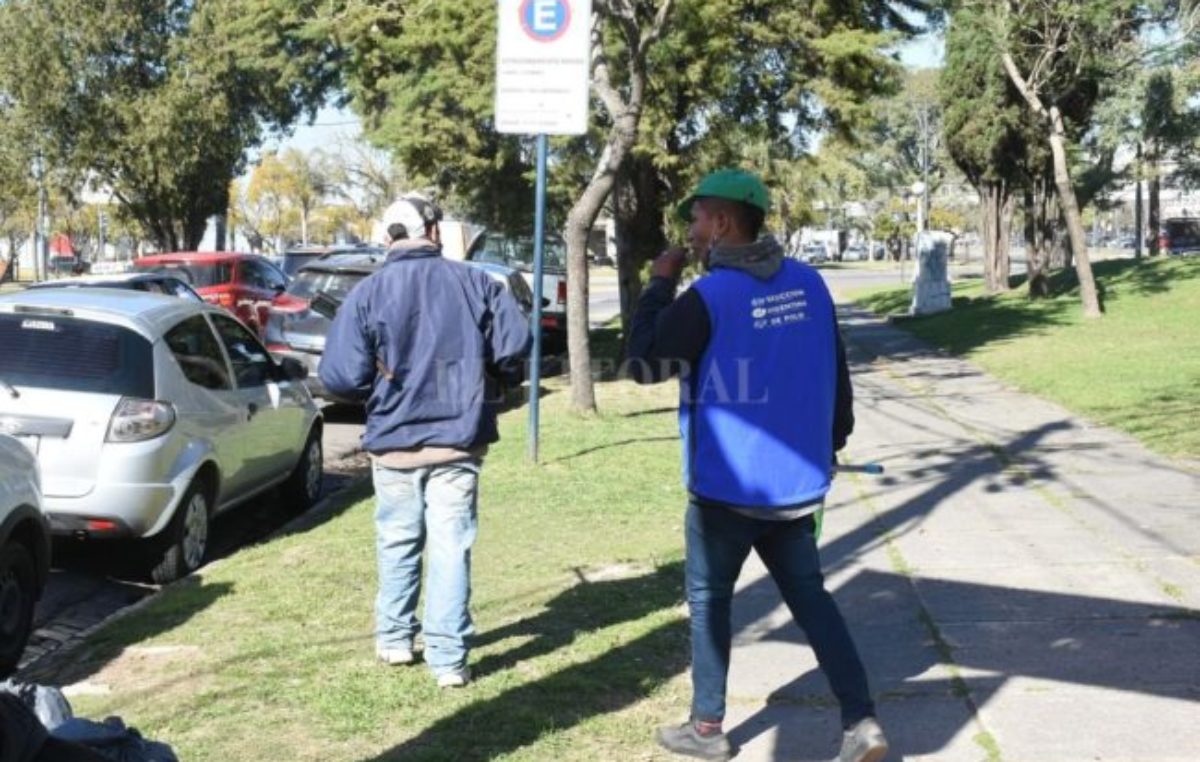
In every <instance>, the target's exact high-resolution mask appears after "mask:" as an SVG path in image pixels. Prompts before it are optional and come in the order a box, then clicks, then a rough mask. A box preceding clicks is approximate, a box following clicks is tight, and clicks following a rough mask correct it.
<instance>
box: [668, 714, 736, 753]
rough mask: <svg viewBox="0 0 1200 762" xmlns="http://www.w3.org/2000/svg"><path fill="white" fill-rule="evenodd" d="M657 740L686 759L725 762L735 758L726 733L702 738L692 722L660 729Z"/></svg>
mask: <svg viewBox="0 0 1200 762" xmlns="http://www.w3.org/2000/svg"><path fill="white" fill-rule="evenodd" d="M655 738H656V739H657V740H658V745H659V746H661V747H663V748H664V749H666V750H667V751H670V752H674V753H676V754H682V755H683V756H685V757H696V758H697V759H712V760H717V761H718V762H725V760H728V759H731V758H732V757H733V745H732V744H730V743H729V739H728V738H726V737H725V734H724V733H714V734H713V735H710V736H702V735H700V731H698V730H696V726H695V725H694V724H693V723H692V722H691V720H689V721H687V722H685V723H683V724H682V725H670V726H667V727H662V728H659V729H658V732H657V733H656V734H655Z"/></svg>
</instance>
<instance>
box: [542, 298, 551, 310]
mask: <svg viewBox="0 0 1200 762" xmlns="http://www.w3.org/2000/svg"><path fill="white" fill-rule="evenodd" d="M549 306H550V300H549V299H547V298H546V297H544V296H543V297H542V307H543V308H545V307H549Z"/></svg>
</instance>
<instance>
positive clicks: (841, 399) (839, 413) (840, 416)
mask: <svg viewBox="0 0 1200 762" xmlns="http://www.w3.org/2000/svg"><path fill="white" fill-rule="evenodd" d="M834 321H835V322H834V326H835V328H834V330H835V332H836V338H837V359H836V362H837V396H836V397H835V403H834V410H833V451H834V452H837V451H838V450H841V449H842V448H844V447H845V446H846V440H848V439H849V438H850V435H851V434H852V433H854V387H853V386H851V384H850V366H849V364H847V362H846V345H845V343H844V342H843V341H842V332H841V330H840V329H838V328H836V325H837V322H836V317H835V319H834Z"/></svg>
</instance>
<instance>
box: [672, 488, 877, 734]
mask: <svg viewBox="0 0 1200 762" xmlns="http://www.w3.org/2000/svg"><path fill="white" fill-rule="evenodd" d="M814 526H815V525H814V520H813V517H812V516H805V517H804V518H800V519H795V520H794V521H769V520H763V519H754V518H750V517H748V516H744V515H742V514H739V513H735V512H734V511H731V510H728V509H726V508H721V507H717V506H704V507H701V506H699V505H696V504H695V503H692V504H691V505H689V506H688V509H687V529H686V531H687V564H686V574H687V598H688V608H689V609H690V611H691V629H692V689H693V695H692V718H693V719H696V720H704V721H708V722H720V721H722V720H724V719H725V691H726V681H727V678H728V675H729V649H730V642H731V639H732V634H731V627H732V624H731V606H732V602H733V587H734V583H736V582H737V578H738V574H739V573H740V572H741V570H742V564H743V563H744V562H745V560H746V557H747V556H748V555H750V550H751V548H753V549H754V550H755V551H756V552H757V553H758V556H759V558H761V559H762V560H763V563H764V564H765V565H766V567H767V570H768V571H769V572H770V574H771V578H772V579H773V580H775V584H776V585H777V586H778V587H779V592H780V594H781V595H782V596H783V600H784V603H786V604H787V606H788V609H790V610H791V612H792V616H793V617H794V618H795V620H796V624H798V625H800V628H801V629H802V630H804V634H805V635H806V636H807V638H808V642H809V644H810V645H811V646H812V649H813V651H814V653H815V654H816V657H817V663H818V664H820V666H821V671H822V672H824V673H825V677H826V679H828V680H829V685H830V688H831V689H832V690H833V694H834V696H836V697H837V700H838V703H839V704H840V705H841V710H842V726H843V727H850V726H851V725H853V724H854V723H856V722H858V721H859V720H861V719H863V718H864V717H869V716H873V715H874V714H875V706H874V704H873V703H872V701H871V695H870V691H869V690H868V687H867V674H866V671H865V670H864V669H863V665H862V661H861V660H860V659H859V657H858V651H857V649H856V648H855V647H854V641H853V639H851V637H850V632H849V630H847V629H846V622H845V620H844V619H842V614H841V612H840V611H838V607H837V604H836V603H834V600H833V596H831V595H830V594H829V591H827V590H826V589H825V577H824V576H823V575H822V574H821V560H820V556H819V555H818V553H817V541H816V538H815V537H814V536H813V530H814Z"/></svg>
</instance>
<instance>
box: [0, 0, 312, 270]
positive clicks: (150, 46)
mask: <svg viewBox="0 0 1200 762" xmlns="http://www.w3.org/2000/svg"><path fill="white" fill-rule="evenodd" d="M321 5H322V3H320V2H318V0H299V1H298V2H297V1H296V0H224V1H223V2H208V3H193V2H183V1H182V0H170V1H168V2H164V1H163V0H129V1H128V2H121V3H77V2H72V1H71V0H10V1H9V2H6V3H3V4H2V5H0V37H2V38H3V39H4V40H5V41H6V43H7V45H6V55H5V56H4V57H3V59H2V60H0V92H2V93H3V94H4V96H5V100H6V102H7V103H9V104H10V108H9V114H10V115H11V116H12V117H13V119H12V121H10V122H9V127H10V128H11V129H13V130H14V131H15V132H16V133H17V134H19V135H20V136H21V137H22V139H23V140H24V141H25V142H26V143H27V144H28V145H31V146H35V147H37V148H38V149H40V150H41V151H42V152H43V154H44V155H45V156H46V157H47V160H48V161H49V162H51V163H53V164H54V165H56V166H59V167H62V168H66V169H69V170H70V171H72V172H73V174H74V176H75V177H76V178H77V181H79V180H82V179H84V178H88V179H93V178H94V179H95V180H96V181H98V182H99V183H102V184H104V185H106V186H107V187H109V188H110V189H111V190H112V192H113V195H114V197H115V198H116V199H117V201H118V202H119V203H120V204H121V206H122V207H124V208H125V209H126V210H128V212H129V214H130V215H131V216H132V217H134V218H136V219H137V220H138V222H139V223H140V224H141V225H142V227H143V229H144V230H145V233H146V235H147V236H148V237H150V238H151V239H153V240H154V241H155V242H156V244H157V245H158V246H159V247H160V248H163V249H179V248H192V247H194V246H195V244H196V243H197V242H198V241H199V239H200V237H201V236H202V234H203V232H204V228H205V225H206V222H207V219H208V218H209V217H210V216H212V215H214V214H221V213H223V212H224V211H225V208H226V206H227V201H228V187H229V182H230V181H231V180H232V178H233V177H235V176H236V175H237V174H238V173H239V172H240V171H241V168H242V166H243V165H244V161H245V155H246V152H247V150H248V149H250V148H253V147H254V146H256V145H258V144H259V143H260V141H261V139H262V137H263V131H264V125H265V126H267V127H268V128H269V127H275V128H279V129H283V128H287V127H288V126H289V125H291V124H292V123H294V122H295V121H296V120H297V119H298V118H299V117H300V116H301V115H303V114H305V113H309V114H311V113H312V112H313V110H314V109H315V108H316V106H318V105H319V104H320V103H321V102H322V100H323V97H324V94H325V92H326V90H327V88H328V86H329V85H330V84H331V83H332V82H333V81H334V79H333V78H334V73H335V72H334V70H333V69H332V68H331V64H332V63H333V60H334V55H335V53H336V49H335V48H334V47H332V46H330V45H329V43H328V41H327V40H323V39H319V38H312V37H305V36H304V34H303V33H302V30H303V28H304V27H305V26H306V24H307V23H308V20H309V19H310V18H311V17H312V16H313V15H314V14H315V12H316V10H317V8H318V7H320V6H321Z"/></svg>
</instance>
